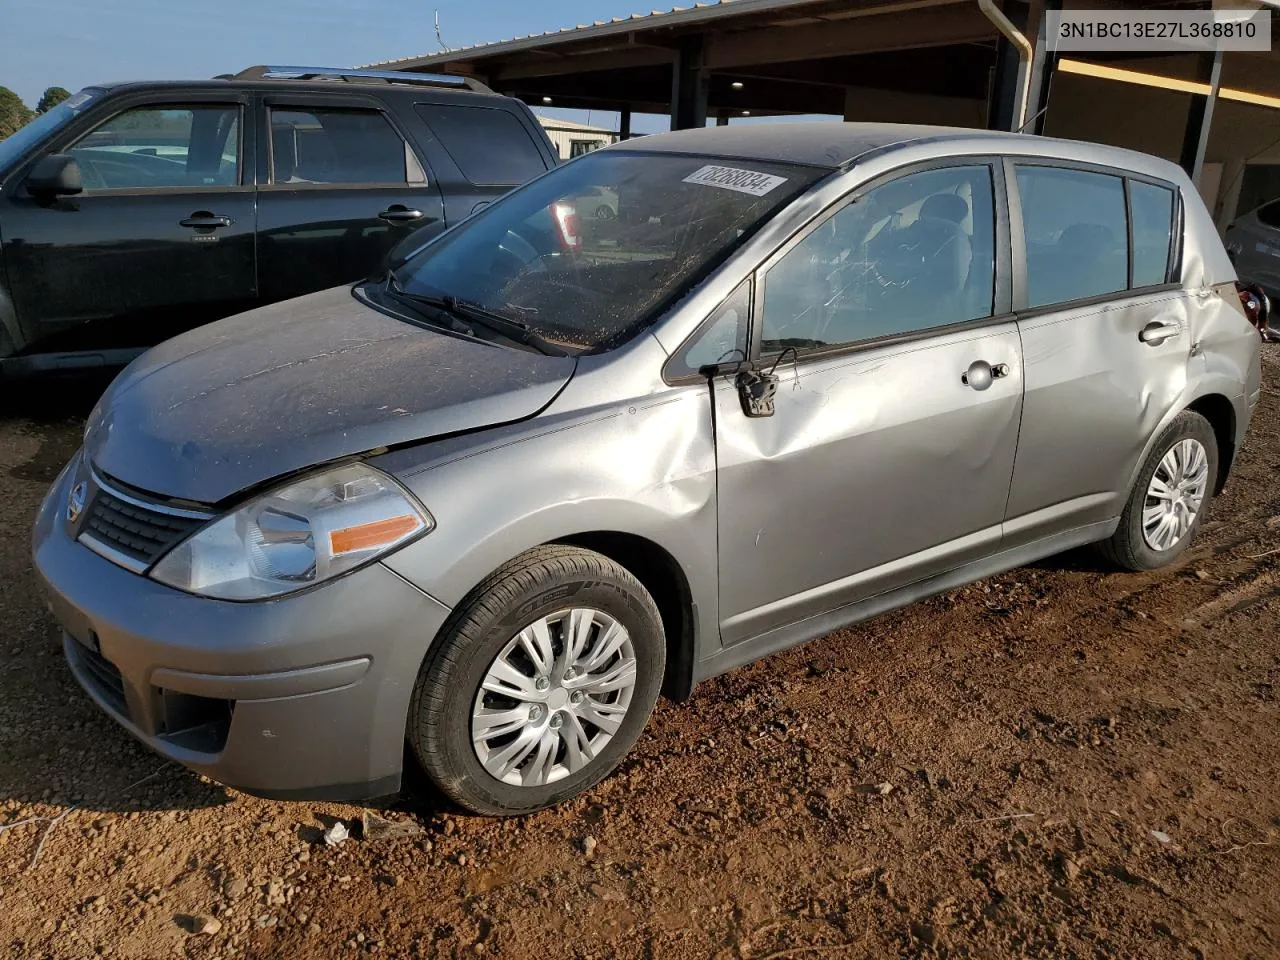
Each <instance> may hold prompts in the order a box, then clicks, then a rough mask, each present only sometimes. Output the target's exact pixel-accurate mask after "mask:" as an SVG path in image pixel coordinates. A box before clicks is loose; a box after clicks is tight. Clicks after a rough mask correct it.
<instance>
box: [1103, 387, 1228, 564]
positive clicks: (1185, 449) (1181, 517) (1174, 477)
mask: <svg viewBox="0 0 1280 960" xmlns="http://www.w3.org/2000/svg"><path fill="white" fill-rule="evenodd" d="M1217 477H1218V441H1217V437H1216V436H1215V435H1214V432H1213V427H1212V426H1211V425H1210V424H1209V421H1208V420H1206V419H1205V418H1204V417H1202V416H1201V415H1200V414H1198V413H1196V412H1194V411H1192V410H1184V411H1183V412H1182V413H1180V414H1178V415H1177V416H1176V417H1174V418H1173V420H1172V422H1170V424H1169V425H1168V426H1167V427H1165V428H1164V431H1163V432H1162V433H1161V434H1160V438H1159V439H1158V440H1157V441H1156V444H1155V446H1154V447H1152V449H1151V453H1150V454H1149V455H1148V457H1147V460H1146V462H1145V463H1144V464H1143V465H1142V470H1141V471H1140V472H1139V473H1138V479H1137V481H1136V482H1135V483H1134V485H1133V490H1132V492H1131V493H1130V494H1129V501H1128V503H1126V504H1125V508H1124V512H1123V513H1122V514H1121V515H1120V525H1119V526H1118V527H1117V528H1116V532H1115V533H1114V534H1112V535H1111V538H1110V539H1108V540H1104V541H1103V542H1102V543H1101V544H1099V549H1100V550H1101V552H1102V554H1103V556H1105V557H1106V558H1107V559H1108V560H1110V561H1111V562H1112V563H1114V564H1116V565H1117V566H1120V567H1124V568H1125V569H1127V570H1155V569H1157V568H1158V567H1163V566H1166V565H1168V564H1170V563H1172V562H1173V561H1174V560H1175V559H1177V557H1178V555H1179V554H1181V553H1182V552H1183V551H1184V550H1185V549H1186V548H1187V545H1188V544H1189V543H1190V542H1191V540H1192V538H1193V537H1195V535H1196V531H1197V530H1199V529H1200V525H1201V523H1202V522H1203V521H1204V515H1205V513H1206V512H1207V511H1208V508H1209V501H1210V499H1211V498H1212V497H1213V486H1214V483H1215V482H1216V481H1217Z"/></svg>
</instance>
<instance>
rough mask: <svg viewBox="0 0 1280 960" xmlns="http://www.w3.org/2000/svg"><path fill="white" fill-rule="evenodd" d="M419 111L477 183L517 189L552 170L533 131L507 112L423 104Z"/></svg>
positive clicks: (418, 108)
mask: <svg viewBox="0 0 1280 960" xmlns="http://www.w3.org/2000/svg"><path fill="white" fill-rule="evenodd" d="M417 110H418V115H419V116H420V117H422V119H423V120H425V121H426V123H427V126H429V127H430V128H431V131H432V132H433V133H434V134H435V135H436V137H437V139H439V141H440V143H441V144H442V145H443V146H444V148H445V150H446V151H447V152H448V154H449V156H450V157H452V158H453V162H454V163H456V164H457V165H458V169H459V170H461V171H462V175H463V176H464V177H466V178H467V179H468V180H469V181H471V182H472V183H474V184H477V185H484V186H502V187H513V186H515V185H516V184H519V183H524V182H525V181H526V180H530V179H532V178H533V177H535V176H537V175H538V174H540V173H542V172H543V171H544V170H546V169H547V164H546V162H545V161H544V160H543V159H542V154H541V153H539V152H538V146H537V144H536V143H534V140H533V138H532V137H531V136H529V131H528V130H526V129H525V127H524V124H522V123H521V122H520V120H519V118H518V117H516V116H515V114H513V113H510V112H509V111H507V110H503V109H500V108H495V107H465V106H457V105H455V104H444V103H420V104H418V105H417Z"/></svg>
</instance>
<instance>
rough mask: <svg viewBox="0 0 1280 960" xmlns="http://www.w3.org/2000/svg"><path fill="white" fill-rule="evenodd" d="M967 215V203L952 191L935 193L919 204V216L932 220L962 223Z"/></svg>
mask: <svg viewBox="0 0 1280 960" xmlns="http://www.w3.org/2000/svg"><path fill="white" fill-rule="evenodd" d="M968 215H969V204H967V203H965V202H964V198H963V197H958V196H956V195H955V194H954V193H935V194H934V195H933V196H931V197H929V198H928V199H927V200H925V202H924V203H922V204H921V205H920V216H922V217H930V218H932V219H934V220H950V221H951V222H952V223H962V222H963V221H964V218H965V217H967V216H968Z"/></svg>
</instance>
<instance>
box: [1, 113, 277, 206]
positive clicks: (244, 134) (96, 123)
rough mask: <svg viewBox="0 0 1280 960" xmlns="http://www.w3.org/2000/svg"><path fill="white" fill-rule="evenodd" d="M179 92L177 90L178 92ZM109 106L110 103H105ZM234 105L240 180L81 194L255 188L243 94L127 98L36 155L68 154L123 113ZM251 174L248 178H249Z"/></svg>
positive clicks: (157, 193) (160, 193) (64, 133)
mask: <svg viewBox="0 0 1280 960" xmlns="http://www.w3.org/2000/svg"><path fill="white" fill-rule="evenodd" d="M177 93H178V91H175V94H177ZM102 106H107V104H102ZM210 106H214V107H234V108H236V109H237V110H238V111H239V115H238V116H237V118H236V124H237V137H236V139H237V143H236V177H237V179H238V181H239V182H238V183H232V184H205V185H200V184H184V185H178V186H165V187H103V188H99V189H95V188H93V187H85V188H84V189H83V190H82V191H81V192H80V193H78V194H77V195H76V196H77V197H139V196H145V197H155V196H169V195H174V194H176V195H179V196H180V195H182V194H188V193H200V194H206V193H245V192H248V191H251V190H253V180H252V176H251V175H249V171H248V164H247V163H245V153H246V147H247V145H248V144H249V142H250V141H249V137H250V136H251V135H252V134H251V133H250V124H249V123H246V122H245V120H246V116H248V115H250V111H249V109H248V108H249V102H248V98H247V97H243V96H234V95H233V96H227V95H225V94H224V95H222V96H213V97H208V98H205V97H200V96H193V95H192V94H191V93H188V92H182V95H181V96H174V97H163V98H160V99H156V98H155V95H154V94H152V95H150V96H145V97H138V98H133V97H130V98H125V99H122V101H121V102H120V103H118V104H111V105H110V107H111V108H110V109H109V110H105V111H102V112H97V113H94V114H93V115H92V116H87V117H85V118H84V122H83V124H75V125H74V126H68V127H67V129H65V130H63V131H62V136H59V137H58V138H57V139H55V140H52V141H50V142H49V143H48V144H47V145H46V147H45V149H42V150H40V151H39V153H38V154H36V156H37V157H46V156H49V155H50V154H55V153H66V152H67V151H68V150H70V149H72V148H73V147H74V146H75V145H76V144H77V143H79V142H80V141H81V140H83V139H84V138H85V137H87V136H89V134H91V133H93V132H94V131H96V130H97V129H98V128H99V127H101V126H102V125H103V124H104V123H110V122H111V121H112V120H114V119H115V118H116V117H119V116H123V115H124V114H126V113H128V112H130V111H131V110H145V109H148V108H150V109H159V110H183V109H188V108H191V107H210ZM25 176H26V174H25V172H24V173H23V175H22V176H21V177H19V178H17V180H18V182H19V183H20V182H21V181H22V180H23V179H25ZM246 176H248V179H246Z"/></svg>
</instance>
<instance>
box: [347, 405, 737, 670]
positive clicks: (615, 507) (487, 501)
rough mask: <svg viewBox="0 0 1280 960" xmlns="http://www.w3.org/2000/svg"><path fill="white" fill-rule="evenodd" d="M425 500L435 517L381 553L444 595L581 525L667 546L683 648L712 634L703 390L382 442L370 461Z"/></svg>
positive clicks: (700, 646) (710, 475)
mask: <svg viewBox="0 0 1280 960" xmlns="http://www.w3.org/2000/svg"><path fill="white" fill-rule="evenodd" d="M371 462H372V463H373V464H374V465H376V466H378V467H380V468H381V469H384V470H387V471H388V472H390V473H392V474H394V475H395V476H396V477H397V478H398V479H399V480H400V481H401V482H402V483H404V484H405V485H406V486H408V487H409V489H411V490H412V491H413V492H414V493H415V494H416V495H417V496H418V497H419V498H420V499H421V500H422V502H423V503H424V504H426V506H427V509H428V510H430V511H431V513H432V515H433V516H434V517H435V519H436V523H437V526H436V528H435V529H434V530H433V531H432V532H431V533H430V534H429V535H428V536H426V537H424V538H422V539H421V540H419V541H417V542H415V543H413V544H410V545H409V546H407V547H405V548H404V549H403V550H400V551H399V552H397V553H395V554H393V555H392V556H391V557H389V558H387V559H386V560H385V561H384V562H385V563H386V564H387V566H389V567H390V568H391V569H392V570H394V571H396V573H398V574H400V575H401V576H403V577H404V578H405V579H407V580H409V581H410V582H412V583H414V584H415V585H417V586H418V587H420V588H421V589H422V590H424V591H426V592H427V593H428V594H430V595H431V596H433V597H435V598H436V599H437V600H439V601H441V602H442V603H445V604H447V605H448V606H451V607H453V606H456V605H457V604H459V603H460V602H461V601H462V600H463V599H464V598H465V597H466V595H467V594H468V593H469V592H470V591H471V590H472V589H473V588H474V587H475V586H476V585H477V584H478V583H480V581H482V580H483V579H484V578H485V577H486V576H488V574H490V573H491V572H493V571H494V570H495V569H497V568H498V567H499V566H501V565H502V564H503V563H505V562H506V561H508V560H510V559H511V558H513V557H515V556H517V555H519V554H521V553H523V552H524V551H526V550H528V549H530V548H532V547H535V546H538V545H540V544H544V543H548V542H552V541H556V540H563V539H567V538H569V537H573V536H579V535H582V534H587V533H597V532H612V533H625V534H630V535H632V536H637V537H641V538H643V539H645V540H648V541H650V542H652V543H654V544H656V545H657V546H659V547H661V548H662V549H663V550H665V551H666V552H667V553H669V554H670V555H671V556H672V557H673V558H675V561H676V562H677V563H678V564H679V565H680V567H681V569H682V570H683V572H684V575H685V577H686V579H687V581H688V584H689V589H690V593H691V596H692V599H693V602H694V605H695V616H694V653H695V658H698V659H700V658H701V657H703V656H706V655H708V654H709V653H710V652H711V651H712V649H713V648H718V646H719V640H718V637H719V630H718V626H717V622H716V617H717V615H718V603H717V557H716V476H715V444H714V435H713V425H712V417H711V404H710V392H709V391H708V389H707V387H706V385H705V384H695V385H689V386H683V387H673V388H668V389H666V390H664V391H661V392H659V393H658V394H655V395H648V396H644V397H642V398H636V399H634V400H631V401H626V400H624V401H621V402H619V403H613V404H609V405H607V406H597V407H593V408H590V409H579V410H574V411H569V412H566V413H562V414H558V415H546V414H544V415H543V416H540V417H537V418H535V419H534V420H530V421H527V422H525V423H521V424H514V425H511V426H508V427H502V428H497V429H494V430H489V431H485V432H483V433H479V434H472V435H470V436H467V437H456V438H452V439H450V440H444V441H440V442H436V443H429V444H425V445H422V446H419V447H415V448H410V449H405V450H399V451H395V452H392V453H389V454H385V455H383V456H382V457H379V458H377V459H375V460H373V461H371Z"/></svg>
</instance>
